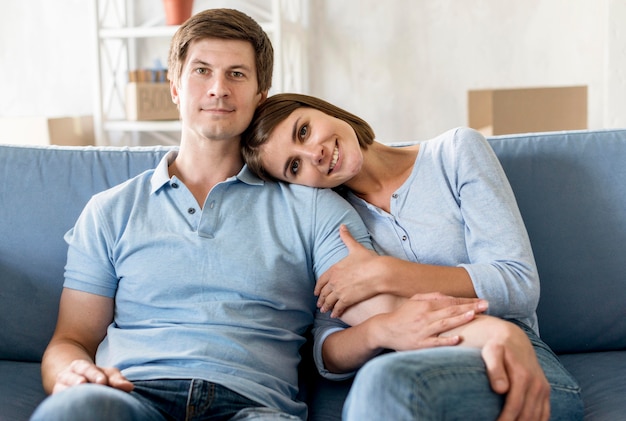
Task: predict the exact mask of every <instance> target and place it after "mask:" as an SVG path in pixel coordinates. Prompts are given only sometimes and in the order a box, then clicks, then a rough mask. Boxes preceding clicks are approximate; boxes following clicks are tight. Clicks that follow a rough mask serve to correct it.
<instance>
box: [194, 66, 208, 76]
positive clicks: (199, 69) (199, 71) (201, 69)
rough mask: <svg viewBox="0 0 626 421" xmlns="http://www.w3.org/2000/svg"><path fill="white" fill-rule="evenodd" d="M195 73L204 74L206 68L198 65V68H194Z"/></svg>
mask: <svg viewBox="0 0 626 421" xmlns="http://www.w3.org/2000/svg"><path fill="white" fill-rule="evenodd" d="M196 73H199V74H201V75H205V74H206V73H207V69H205V68H203V67H200V68H198V69H196Z"/></svg>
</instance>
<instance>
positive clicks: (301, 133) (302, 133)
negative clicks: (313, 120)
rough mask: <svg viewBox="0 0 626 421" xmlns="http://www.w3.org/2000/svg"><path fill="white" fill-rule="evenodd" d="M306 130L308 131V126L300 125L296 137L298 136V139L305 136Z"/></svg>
mask: <svg viewBox="0 0 626 421" xmlns="http://www.w3.org/2000/svg"><path fill="white" fill-rule="evenodd" d="M308 132H309V126H307V125H304V126H302V127H300V131H299V132H298V138H300V140H303V139H304V138H305V137H306V135H307V133H308Z"/></svg>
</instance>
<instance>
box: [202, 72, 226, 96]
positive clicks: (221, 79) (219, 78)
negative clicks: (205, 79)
mask: <svg viewBox="0 0 626 421" xmlns="http://www.w3.org/2000/svg"><path fill="white" fill-rule="evenodd" d="M207 94H208V95H209V96H215V97H219V98H221V97H225V96H228V95H230V87H229V85H228V80H227V79H226V76H224V75H215V76H213V78H212V79H211V86H210V87H209V90H208V92H207Z"/></svg>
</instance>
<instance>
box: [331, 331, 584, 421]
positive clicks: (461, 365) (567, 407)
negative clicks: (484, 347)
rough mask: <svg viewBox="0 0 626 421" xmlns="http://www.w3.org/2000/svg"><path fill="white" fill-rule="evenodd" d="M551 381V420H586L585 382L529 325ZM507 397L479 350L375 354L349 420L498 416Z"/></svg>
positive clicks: (348, 407) (360, 379)
mask: <svg viewBox="0 0 626 421" xmlns="http://www.w3.org/2000/svg"><path fill="white" fill-rule="evenodd" d="M516 324H518V325H520V327H521V328H522V329H524V330H525V331H526V333H527V334H528V337H529V338H530V340H531V342H532V344H533V347H534V349H535V353H536V354H537V359H538V360H539V364H540V365H541V366H542V368H543V370H544V373H545V375H546V378H547V379H548V381H549V382H550V385H551V391H550V408H551V411H550V413H551V418H550V419H551V420H563V421H575V420H582V419H583V402H582V399H581V396H580V387H579V386H578V383H577V382H576V380H574V378H573V377H572V376H571V374H569V373H568V372H567V370H566V369H565V368H564V367H563V366H562V365H561V363H560V361H559V360H558V358H557V357H556V355H555V354H554V353H553V352H552V350H550V348H549V347H548V346H547V345H546V344H544V343H543V342H542V341H541V340H540V339H539V338H538V337H537V335H535V334H534V333H533V332H532V331H531V330H530V329H529V328H527V327H526V326H524V325H521V324H519V323H516ZM505 398H506V396H503V395H498V394H496V393H495V392H493V391H492V389H491V386H490V385H489V379H488V377H487V371H486V368H485V364H484V362H483V359H482V357H481V354H480V350H479V349H472V348H463V347H443V348H431V349H424V350H418V351H408V352H394V353H389V354H385V355H382V356H380V357H377V358H374V359H373V360H371V361H370V362H368V363H367V364H366V365H364V366H363V368H361V370H360V371H359V372H358V374H357V376H356V378H355V380H354V383H353V384H352V388H351V389H350V393H349V395H348V398H347V399H346V403H345V404H344V409H343V419H344V420H345V421H357V420H358V421H367V420H376V421H378V420H394V421H403V420H481V421H484V420H495V419H497V418H498V415H499V414H500V411H501V410H502V408H503V405H504V400H505Z"/></svg>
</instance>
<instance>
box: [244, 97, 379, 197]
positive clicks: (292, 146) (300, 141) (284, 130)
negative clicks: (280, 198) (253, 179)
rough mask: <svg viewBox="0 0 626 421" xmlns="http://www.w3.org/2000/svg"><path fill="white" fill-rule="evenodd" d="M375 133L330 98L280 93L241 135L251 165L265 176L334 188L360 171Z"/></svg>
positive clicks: (261, 110) (265, 177)
mask: <svg viewBox="0 0 626 421" xmlns="http://www.w3.org/2000/svg"><path fill="white" fill-rule="evenodd" d="M373 141H374V131H373V130H372V128H371V127H370V125H369V124H367V122H365V121H364V120H363V119H361V118H359V117H357V116H355V115H353V114H351V113H349V112H347V111H345V110H342V109H341V108H339V107H336V106H334V105H332V104H330V103H328V102H326V101H323V100H321V99H319V98H315V97H312V96H308V95H301V94H277V95H273V96H271V97H269V98H268V99H267V100H265V101H264V102H263V103H262V104H261V105H260V106H259V107H258V108H257V110H256V112H255V114H254V118H253V120H252V123H251V124H250V126H249V127H248V129H247V130H246V131H245V132H244V134H243V136H242V140H241V142H242V145H241V146H242V147H241V149H242V154H243V157H244V160H245V161H246V163H247V164H248V167H249V168H250V169H251V170H252V171H253V172H254V173H256V174H257V175H258V176H259V177H261V178H262V179H265V180H279V181H286V182H288V183H294V184H302V185H305V186H311V187H321V188H332V187H337V186H339V185H340V184H343V183H345V182H346V181H348V180H350V179H351V178H352V177H354V176H355V175H356V174H358V172H359V171H360V170H361V165H362V164H363V150H364V149H367V147H368V145H371V144H372V142H373Z"/></svg>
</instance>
